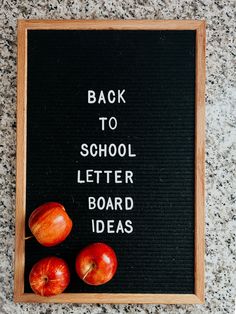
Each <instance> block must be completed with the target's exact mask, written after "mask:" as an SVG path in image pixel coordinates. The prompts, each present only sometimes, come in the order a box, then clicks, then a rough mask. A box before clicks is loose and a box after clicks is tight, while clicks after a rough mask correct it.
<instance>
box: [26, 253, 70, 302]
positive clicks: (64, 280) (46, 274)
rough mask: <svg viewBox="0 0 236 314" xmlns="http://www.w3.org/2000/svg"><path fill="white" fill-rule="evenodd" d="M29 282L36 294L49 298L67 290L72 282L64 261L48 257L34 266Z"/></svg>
mask: <svg viewBox="0 0 236 314" xmlns="http://www.w3.org/2000/svg"><path fill="white" fill-rule="evenodd" d="M29 282H30V286H31V289H32V290H33V291H34V293H36V294H39V295H41V296H45V297H49V296H52V295H56V294H59V293H62V292H63V291H64V290H65V289H66V287H67V286H68V284H69V282H70V271H69V268H68V266H67V264H66V262H65V261H64V260H63V259H61V258H58V257H53V256H50V257H46V258H43V259H41V260H40V261H38V262H37V263H36V264H35V265H34V266H33V268H32V269H31V272H30V275H29Z"/></svg>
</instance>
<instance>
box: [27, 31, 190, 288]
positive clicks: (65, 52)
mask: <svg viewBox="0 0 236 314" xmlns="http://www.w3.org/2000/svg"><path fill="white" fill-rule="evenodd" d="M27 84H28V89H27V90H28V92H27V176H26V181H27V186H26V188H27V189H26V192H27V194H26V205H27V208H26V214H27V219H28V217H29V215H30V214H31V212H32V211H33V210H34V209H35V208H36V207H37V206H39V205H41V204H43V203H44V202H49V201H57V202H60V203H62V204H63V205H64V206H65V208H66V209H67V212H68V214H69V216H70V217H71V218H72V220H73V229H72V232H71V234H70V236H69V237H68V238H67V239H66V241H65V242H63V243H62V244H60V245H58V246H55V247H51V248H46V247H42V246H41V245H40V244H38V243H37V242H36V241H35V240H34V239H31V240H28V241H26V256H25V262H26V269H25V292H31V289H30V287H29V283H28V276H29V272H30V269H31V267H32V266H33V264H34V263H35V262H37V261H38V260H39V259H41V258H43V257H46V256H48V255H56V256H60V257H62V258H64V259H65V260H66V261H67V262H68V264H69V267H70V270H71V273H72V276H71V283H70V285H69V287H68V289H67V290H66V292H88V293H90V292H110V293H112V292H113V293H119V292H120V293H193V292H194V103H195V100H194V99H195V32H194V31H151V30H150V31H140V30H139V31H128V30H126V31H121V30H113V31H105V30H104V31H103V30H97V31H96V30H92V31H79V30H73V31H72V30H70V31H68V30H53V31H52V30H30V31H28V81H27ZM123 89H125V93H124V98H125V101H126V103H117V102H115V103H114V104H111V103H108V102H107V103H106V104H104V103H100V104H98V103H94V104H89V103H88V98H87V95H88V90H94V91H95V92H96V93H97V94H98V93H99V92H100V91H101V90H103V91H104V93H106V92H108V91H109V90H114V91H117V90H123ZM112 116H114V117H116V119H117V122H118V126H117V128H116V129H115V130H111V129H109V128H107V129H106V130H105V131H102V130H101V122H100V121H99V117H112ZM82 143H87V144H88V145H89V144H92V143H97V144H99V143H101V144H110V143H114V144H117V145H118V144H120V143H125V144H127V145H128V144H131V146H132V151H133V152H134V153H135V154H136V157H134V158H129V157H119V156H116V157H102V158H99V157H89V156H88V157H86V158H85V157H82V156H81V154H80V151H81V144H82ZM87 169H94V170H122V171H125V170H131V171H132V172H133V183H132V184H131V183H128V184H125V183H124V184H123V183H122V184H113V183H111V184H106V183H104V182H103V183H101V184H96V183H90V184H78V182H77V172H78V170H81V172H83V173H84V172H85V171H86V170H87ZM89 196H95V197H98V196H104V197H109V196H110V197H113V198H114V197H116V196H119V197H122V198H124V197H132V198H133V200H134V207H133V209H132V210H130V211H125V210H123V211H121V210H117V211H112V210H107V211H106V210H93V211H91V210H88V200H87V199H88V197H89ZM92 219H94V220H102V221H105V222H106V221H107V220H114V225H115V226H116V225H117V222H118V221H119V220H121V221H122V223H123V222H125V221H126V220H130V221H131V222H132V227H133V232H132V233H122V232H119V233H107V232H106V231H104V232H102V233H96V232H92V227H91V221H92ZM29 233H30V231H29V229H28V227H26V235H28V234H29ZM93 242H105V243H107V244H109V245H110V246H111V247H112V248H113V249H114V250H115V252H116V254H117V258H118V270H117V273H116V275H115V277H114V278H113V279H112V280H111V281H110V282H109V283H107V284H105V285H103V286H98V287H94V286H88V285H86V284H84V283H83V282H82V281H81V280H80V279H79V278H78V277H77V275H76V273H75V270H74V269H75V267H74V263H75V257H76V255H77V253H78V252H79V250H80V249H81V248H83V247H85V246H86V245H88V244H90V243H93Z"/></svg>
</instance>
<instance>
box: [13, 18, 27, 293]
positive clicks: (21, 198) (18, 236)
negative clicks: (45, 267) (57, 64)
mask: <svg viewBox="0 0 236 314" xmlns="http://www.w3.org/2000/svg"><path fill="white" fill-rule="evenodd" d="M26 47H27V30H26V27H25V25H24V24H23V23H19V24H18V52H17V143H16V216H15V219H16V229H15V273H14V297H15V298H16V299H17V298H18V297H19V296H20V295H22V294H23V292H24V267H25V241H24V238H25V192H26V91H27V86H26V84H27V60H26V58H27V53H26Z"/></svg>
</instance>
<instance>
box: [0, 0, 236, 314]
mask: <svg viewBox="0 0 236 314" xmlns="http://www.w3.org/2000/svg"><path fill="white" fill-rule="evenodd" d="M235 13H236V2H235V0H232V1H230V0H228V1H227V0H221V1H220V0H218V1H213V0H205V1H200V0H199V1H194V0H189V1H188V0H173V1H170V0H160V1H157V0H136V1H132V0H84V1H82V0H81V1H76V0H75V1H73V0H52V1H46V0H45V1H44V0H39V1H17V0H0V75H1V81H0V82H1V83H0V226H1V228H0V233H1V235H0V239H1V241H0V254H1V255H0V258H1V262H0V314H13V313H17V314H18V313H40V314H43V313H46V314H54V313H71V314H72V313H88V314H95V313H111V314H115V313H143V314H144V313H168V314H172V313H173V314H176V313H196V314H200V313H213V314H218V313H233V312H234V306H235V304H234V302H235V296H236V295H235V291H236V287H235V286H236V275H235V274H236V272H235V271H236V256H235V255H236V254H235V232H236V223H235V217H236V211H235V207H236V206H235V203H236V202H235V200H236V193H235V191H236V84H235V83H236V74H235V73H236V72H235V70H236V42H235V41H236V40H235V39H236V37H235V36H236V35H235V34H236V20H235ZM29 18H31V19H107V18H109V19H205V20H206V22H207V82H206V258H205V260H206V279H205V282H206V284H205V285H206V302H205V304H204V305H178V306H177V305H98V304H95V305H92V304H89V305H85V304H82V305H81V304H61V305H58V304H49V305H48V304H15V303H14V302H13V266H14V264H13V261H14V232H15V230H14V229H15V227H14V223H15V150H16V52H17V46H16V38H17V33H16V24H17V19H29Z"/></svg>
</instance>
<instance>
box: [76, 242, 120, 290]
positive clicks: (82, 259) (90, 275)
mask: <svg viewBox="0 0 236 314" xmlns="http://www.w3.org/2000/svg"><path fill="white" fill-rule="evenodd" d="M75 267H76V272H77V274H78V276H79V277H80V279H82V280H83V281H84V282H86V283H87V284H89V285H94V286H98V285H103V284H104V283H106V282H108V281H109V280H111V279H112V277H113V276H114V274H115V272H116V269H117V258H116V254H115V252H114V251H113V249H112V248H111V247H110V246H108V245H107V244H104V243H93V244H91V245H89V246H87V247H85V248H84V249H83V250H82V251H81V252H80V253H79V254H78V255H77V257H76V262H75Z"/></svg>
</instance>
